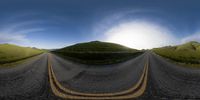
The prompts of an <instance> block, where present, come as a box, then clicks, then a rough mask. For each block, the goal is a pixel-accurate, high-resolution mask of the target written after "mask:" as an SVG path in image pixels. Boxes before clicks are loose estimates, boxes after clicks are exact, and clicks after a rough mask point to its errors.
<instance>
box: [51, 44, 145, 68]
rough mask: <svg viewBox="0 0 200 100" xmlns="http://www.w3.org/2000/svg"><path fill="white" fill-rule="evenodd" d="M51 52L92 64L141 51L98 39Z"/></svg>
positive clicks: (136, 54) (123, 59) (100, 63)
mask: <svg viewBox="0 0 200 100" xmlns="http://www.w3.org/2000/svg"><path fill="white" fill-rule="evenodd" d="M53 52H54V53H56V54H58V55H60V56H61V57H63V58H66V59H69V60H72V61H76V62H79V63H84V64H93V65H102V64H113V63H119V62H122V61H125V60H128V59H131V58H133V57H135V56H138V55H140V54H141V53H142V52H141V51H138V50H136V49H131V48H128V47H125V46H122V45H119V44H114V43H107V42H100V41H92V42H86V43H79V44H75V45H72V46H69V47H65V48H62V49H59V50H56V51H53Z"/></svg>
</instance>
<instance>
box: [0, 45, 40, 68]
mask: <svg viewBox="0 0 200 100" xmlns="http://www.w3.org/2000/svg"><path fill="white" fill-rule="evenodd" d="M42 52H43V51H42V50H39V49H34V48H29V47H21V46H17V45H12V44H0V64H4V63H11V62H15V61H18V60H22V59H26V58H29V57H32V56H35V55H38V54H40V53H42Z"/></svg>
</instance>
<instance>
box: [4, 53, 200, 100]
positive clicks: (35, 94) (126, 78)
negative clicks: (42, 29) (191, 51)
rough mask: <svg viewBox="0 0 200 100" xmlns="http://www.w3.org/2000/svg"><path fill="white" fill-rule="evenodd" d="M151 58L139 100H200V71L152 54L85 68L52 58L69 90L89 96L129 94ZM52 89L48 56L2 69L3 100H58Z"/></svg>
mask: <svg viewBox="0 0 200 100" xmlns="http://www.w3.org/2000/svg"><path fill="white" fill-rule="evenodd" d="M147 58H149V70H148V71H149V73H148V83H147V88H146V91H145V93H144V94H143V95H142V96H141V97H139V98H137V99H138V100H185V99H187V100H193V99H196V100H200V95H199V94H200V70H199V69H189V68H185V67H182V66H179V65H175V64H173V63H170V62H168V61H167V60H165V59H164V58H162V57H160V56H157V55H155V54H154V53H151V52H146V53H144V54H142V55H140V56H138V57H136V58H134V59H131V60H129V61H126V62H124V63H120V64H113V65H105V66H91V65H90V66H89V65H82V64H76V63H73V62H70V61H68V60H64V59H62V58H61V57H58V56H56V55H52V60H51V63H52V66H53V70H54V72H55V75H56V77H57V79H58V81H59V82H61V83H62V85H63V86H64V87H66V88H69V89H72V90H75V91H80V92H85V93H88V92H89V93H105V92H106V93H107V92H117V91H123V90H127V89H128V88H130V87H131V86H133V85H135V84H136V82H137V81H138V80H139V78H140V76H141V74H142V71H143V68H144V64H145V63H146V60H147ZM57 99H59V98H57V97H55V96H54V95H53V94H52V92H51V88H50V86H49V82H48V72H47V54H42V55H39V56H38V58H37V59H35V60H32V61H28V62H26V63H24V64H22V65H18V66H16V67H13V68H1V69H0V100H57Z"/></svg>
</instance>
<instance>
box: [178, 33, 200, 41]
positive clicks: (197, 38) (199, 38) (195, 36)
mask: <svg viewBox="0 0 200 100" xmlns="http://www.w3.org/2000/svg"><path fill="white" fill-rule="evenodd" d="M189 41H198V42H200V32H199V33H196V34H192V35H189V36H187V37H185V38H183V39H182V40H181V42H182V43H185V42H189Z"/></svg>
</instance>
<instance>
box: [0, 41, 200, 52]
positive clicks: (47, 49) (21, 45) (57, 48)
mask: <svg viewBox="0 0 200 100" xmlns="http://www.w3.org/2000/svg"><path fill="white" fill-rule="evenodd" d="M94 41H98V40H94ZM94 41H86V42H79V43H88V42H94ZM99 42H105V41H99ZM190 42H197V43H200V42H198V41H187V42H185V43H181V44H174V45H170V44H169V45H165V46H161V47H153V48H150V50H151V49H154V48H162V47H166V46H177V45H182V44H186V43H190ZM79 43H73V44H69V45H66V46H64V47H60V48H51V49H45V48H37V47H32V46H23V45H17V44H11V43H0V45H1V44H10V45H16V46H20V47H30V48H37V49H44V50H54V49H55V50H56V49H62V48H65V47H69V46H73V45H76V44H79ZM107 43H114V42H107ZM115 44H118V43H115ZM119 45H122V44H119ZM122 46H125V45H122ZM125 47H128V46H125ZM128 48H131V47H128ZM132 49H136V48H132ZM136 50H144V48H141V49H136ZM147 50H149V49H147Z"/></svg>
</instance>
